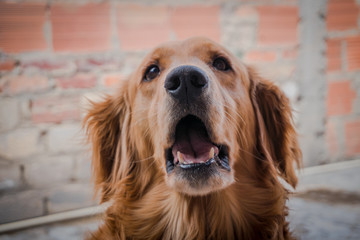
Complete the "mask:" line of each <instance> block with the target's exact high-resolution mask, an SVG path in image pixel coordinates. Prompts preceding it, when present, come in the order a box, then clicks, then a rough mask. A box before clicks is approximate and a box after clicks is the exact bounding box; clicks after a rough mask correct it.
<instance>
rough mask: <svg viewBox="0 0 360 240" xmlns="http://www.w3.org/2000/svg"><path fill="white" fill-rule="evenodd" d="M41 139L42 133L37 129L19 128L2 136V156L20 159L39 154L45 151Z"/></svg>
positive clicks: (0, 150) (0, 148)
mask: <svg viewBox="0 0 360 240" xmlns="http://www.w3.org/2000/svg"><path fill="white" fill-rule="evenodd" d="M39 139H40V131H39V129H35V128H18V129H16V130H14V131H12V132H9V133H6V134H3V135H0V156H3V157H5V158H8V159H18V158H25V157H29V156H31V155H34V154H36V153H39V152H41V151H43V150H44V146H43V145H42V143H41V142H40V141H39Z"/></svg>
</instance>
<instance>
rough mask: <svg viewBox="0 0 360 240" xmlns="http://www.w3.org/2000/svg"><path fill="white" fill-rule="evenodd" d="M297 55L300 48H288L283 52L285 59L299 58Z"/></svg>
mask: <svg viewBox="0 0 360 240" xmlns="http://www.w3.org/2000/svg"><path fill="white" fill-rule="evenodd" d="M297 56H298V49H294V48H292V49H286V50H284V51H283V53H282V58H284V59H289V60H291V59H295V58H297Z"/></svg>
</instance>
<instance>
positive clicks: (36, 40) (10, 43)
mask: <svg viewBox="0 0 360 240" xmlns="http://www.w3.org/2000/svg"><path fill="white" fill-rule="evenodd" d="M45 12H46V6H45V4H43V3H8V2H0V49H2V50H3V51H5V52H8V53H19V52H24V51H37V50H45V49H46V48H47V46H46V41H45V37H44V23H45Z"/></svg>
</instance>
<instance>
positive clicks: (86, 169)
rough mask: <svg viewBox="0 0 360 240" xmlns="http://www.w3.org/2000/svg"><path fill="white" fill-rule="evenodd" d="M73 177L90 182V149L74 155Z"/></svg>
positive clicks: (79, 180)
mask: <svg viewBox="0 0 360 240" xmlns="http://www.w3.org/2000/svg"><path fill="white" fill-rule="evenodd" d="M74 172H75V174H74V177H75V180H76V181H78V182H84V183H90V181H91V180H90V179H91V172H92V171H91V151H90V149H89V151H86V152H84V153H81V154H78V155H77V156H76V157H75V167H74Z"/></svg>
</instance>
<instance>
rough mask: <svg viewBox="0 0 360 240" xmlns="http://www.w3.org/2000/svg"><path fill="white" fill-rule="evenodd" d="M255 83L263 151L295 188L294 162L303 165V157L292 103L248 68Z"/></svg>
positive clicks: (255, 106)
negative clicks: (293, 116) (295, 126)
mask: <svg viewBox="0 0 360 240" xmlns="http://www.w3.org/2000/svg"><path fill="white" fill-rule="evenodd" d="M248 71H249V74H250V79H251V82H252V92H251V95H252V96H251V97H252V102H253V106H254V109H255V114H256V117H257V122H258V124H257V125H258V129H257V130H258V134H257V135H258V136H257V138H258V139H257V141H258V146H260V149H258V150H259V151H261V152H262V154H263V155H264V156H265V157H267V158H271V159H269V160H270V161H272V162H273V163H274V165H275V167H276V168H277V170H278V172H279V173H280V176H281V177H282V178H283V179H285V180H286V181H287V182H288V183H289V184H290V185H291V186H293V187H294V188H295V187H296V184H297V177H296V174H295V170H294V166H293V165H294V163H296V164H297V167H300V166H301V163H302V154H301V150H300V148H299V144H298V141H297V133H296V131H295V128H294V122H293V118H292V113H291V107H290V102H289V100H288V98H287V97H286V96H285V94H284V93H283V92H282V91H281V90H280V89H279V88H278V87H277V86H275V85H274V84H273V83H271V82H269V81H266V80H264V79H261V78H260V77H259V76H258V75H257V74H256V73H255V71H254V70H252V69H251V68H248Z"/></svg>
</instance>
